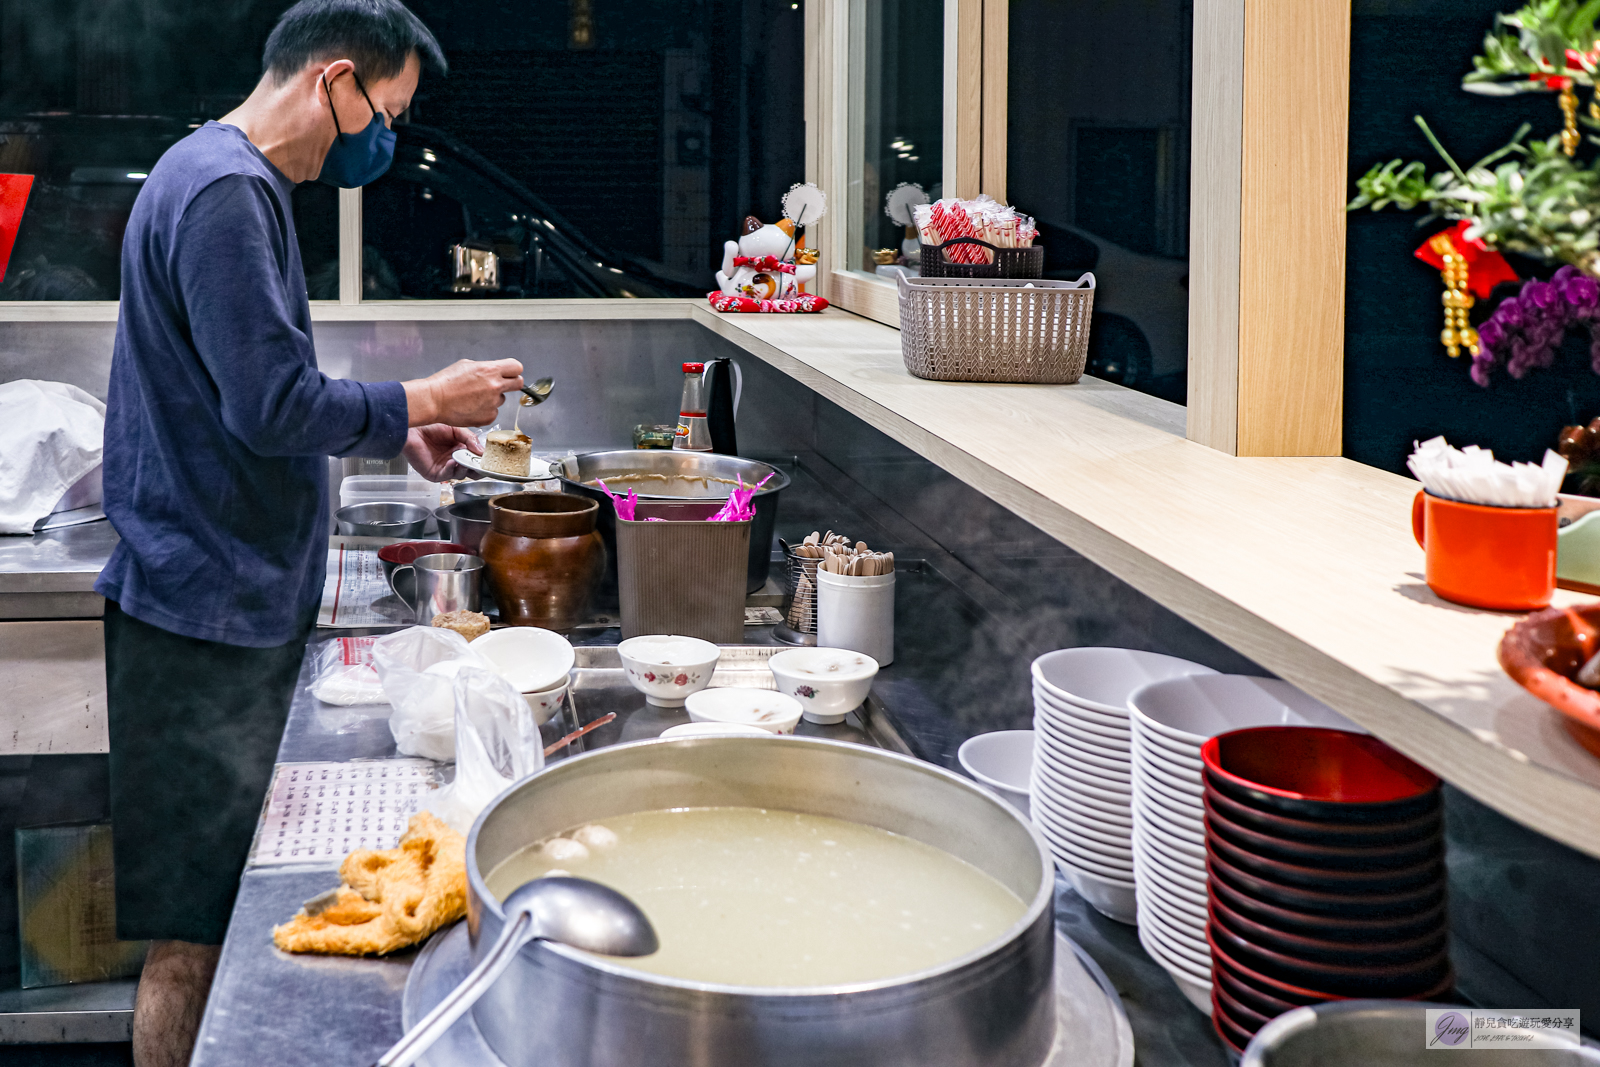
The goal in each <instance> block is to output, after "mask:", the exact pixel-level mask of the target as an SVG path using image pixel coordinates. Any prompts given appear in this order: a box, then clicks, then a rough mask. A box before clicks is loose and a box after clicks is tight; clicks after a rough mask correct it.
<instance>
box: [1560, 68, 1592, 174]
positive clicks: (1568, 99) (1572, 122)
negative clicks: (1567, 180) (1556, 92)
mask: <svg viewBox="0 0 1600 1067" xmlns="http://www.w3.org/2000/svg"><path fill="white" fill-rule="evenodd" d="M1558 101H1559V103H1560V104H1561V122H1562V125H1561V150H1562V151H1563V152H1565V153H1566V154H1567V157H1568V158H1569V159H1570V158H1571V157H1573V156H1575V155H1577V154H1578V142H1579V140H1580V138H1579V136H1578V94H1577V93H1575V92H1573V91H1572V79H1571V78H1567V79H1564V84H1563V85H1562V87H1561V96H1560V97H1559V98H1558ZM1591 106H1592V105H1591Z"/></svg>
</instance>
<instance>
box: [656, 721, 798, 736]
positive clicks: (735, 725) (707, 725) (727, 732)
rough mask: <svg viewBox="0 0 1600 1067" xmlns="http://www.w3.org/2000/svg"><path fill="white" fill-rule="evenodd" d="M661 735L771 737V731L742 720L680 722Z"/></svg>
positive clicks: (663, 731)
mask: <svg viewBox="0 0 1600 1067" xmlns="http://www.w3.org/2000/svg"><path fill="white" fill-rule="evenodd" d="M661 736H662V737H772V736H774V735H773V733H772V731H770V730H763V729H762V728H761V727H759V726H746V725H745V724H744V723H742V722H680V723H679V724H678V725H676V726H669V727H667V728H666V729H665V730H662V731H661Z"/></svg>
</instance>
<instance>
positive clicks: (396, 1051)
mask: <svg viewBox="0 0 1600 1067" xmlns="http://www.w3.org/2000/svg"><path fill="white" fill-rule="evenodd" d="M502 907H503V908H504V910H505V915H506V923H505V926H504V927H503V928H502V929H501V932H500V939H499V940H498V941H496V942H495V943H494V944H493V945H492V946H491V947H490V949H489V951H488V952H486V953H485V954H484V957H483V960H482V962H480V963H479V964H478V965H477V966H476V967H474V968H473V969H472V972H471V973H470V974H468V975H467V976H466V977H465V978H463V979H462V980H461V984H460V985H458V986H456V987H455V989H453V990H451V992H450V994H449V995H448V996H446V997H445V998H444V999H443V1000H442V1001H440V1002H439V1004H438V1006H436V1007H435V1008H434V1009H433V1010H432V1011H430V1012H429V1013H428V1014H427V1015H425V1016H424V1017H423V1018H422V1021H421V1022H419V1023H417V1025H416V1026H414V1027H413V1028H412V1029H411V1031H410V1033H408V1034H406V1036H404V1037H402V1038H401V1039H400V1040H399V1041H397V1042H396V1043H395V1045H394V1047H393V1048H391V1049H390V1050H389V1051H388V1052H385V1053H384V1054H383V1056H382V1057H381V1058H380V1059H379V1060H378V1062H377V1063H375V1064H373V1067H410V1065H411V1064H413V1063H415V1062H416V1061H417V1059H418V1058H419V1057H420V1056H421V1055H422V1054H423V1053H424V1052H426V1051H428V1049H429V1048H430V1047H431V1046H432V1045H433V1043H434V1042H435V1041H437V1040H439V1038H440V1037H442V1036H444V1032H445V1031H446V1030H448V1029H450V1027H451V1025H452V1024H453V1023H454V1022H455V1021H456V1020H457V1019H459V1018H461V1016H462V1015H463V1014H465V1012H466V1011H467V1009H469V1008H471V1007H472V1005H473V1004H475V1003H477V1001H478V998H479V997H481V996H483V994H484V993H485V992H486V991H487V990H488V988H489V987H490V986H492V985H493V984H494V983H495V979H497V978H499V977H500V975H501V974H503V973H504V972H505V969H506V968H507V967H509V966H511V961H512V960H514V959H516V956H517V953H518V952H520V951H521V950H522V947H523V946H524V945H526V944H528V943H529V942H531V941H539V940H543V941H558V942H560V943H561V944H563V945H571V946H572V947H573V948H579V949H583V950H584V951H585V952H595V953H599V954H600V955H602V956H648V955H650V954H651V953H652V952H655V951H656V950H657V949H658V948H660V941H659V940H658V939H657V938H656V931H655V927H653V926H651V925H650V920H649V919H648V918H647V917H646V916H645V913H644V912H643V911H641V910H639V906H638V905H637V904H635V903H634V902H633V901H631V900H629V899H628V898H627V897H625V896H623V895H622V894H621V893H619V892H617V891H616V890H615V889H612V888H610V887H608V886H603V885H601V884H600V883H599V882H591V881H589V879H587V878H571V877H564V876H554V877H544V878H535V879H534V880H533V881H531V882H528V883H526V884H524V885H522V886H519V887H518V888H517V890H516V891H515V892H513V893H512V894H511V895H510V896H508V897H506V899H505V903H504V904H503V905H502Z"/></svg>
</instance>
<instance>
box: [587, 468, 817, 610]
mask: <svg viewBox="0 0 1600 1067" xmlns="http://www.w3.org/2000/svg"><path fill="white" fill-rule="evenodd" d="M558 472H559V473H560V475H561V483H562V488H563V490H564V491H565V492H568V493H578V494H581V495H583V496H586V497H589V498H590V499H591V500H596V501H599V503H600V523H599V529H600V536H601V537H602V538H603V539H604V540H605V543H606V552H607V553H608V554H609V559H608V561H607V563H606V566H607V577H606V583H607V584H606V588H605V590H603V591H604V592H607V593H609V598H608V599H614V598H615V596H616V585H617V562H616V561H617V512H616V509H615V507H614V506H613V505H612V503H611V498H610V497H608V496H606V494H605V493H604V492H603V491H601V490H599V489H597V488H595V487H594V486H592V485H588V484H585V483H588V482H592V481H594V480H595V479H597V478H599V479H602V480H605V481H606V483H607V484H608V485H610V486H611V490H612V492H614V493H616V494H617V495H618V496H627V495H628V490H629V489H633V490H634V491H635V492H637V493H638V494H639V498H640V499H641V500H726V499H727V496H728V493H729V491H730V490H731V489H733V488H734V487H733V486H732V485H729V484H728V482H732V481H735V480H737V479H740V478H742V479H744V483H745V484H746V485H755V484H756V483H757V482H759V481H761V480H762V479H763V478H766V477H768V475H771V480H770V481H768V482H767V484H766V485H765V486H764V487H763V488H762V489H761V491H760V492H758V493H756V495H755V497H754V499H753V500H752V501H751V503H752V505H753V506H754V508H755V512H756V517H755V519H754V521H752V522H751V524H750V565H749V569H748V571H747V572H746V576H745V577H746V588H745V591H746V592H749V593H754V592H755V591H756V590H758V589H760V588H761V587H762V586H763V585H765V584H766V581H767V569H768V568H769V567H770V566H771V563H772V533H773V530H774V528H775V527H776V525H777V522H778V494H779V493H780V492H782V491H783V490H784V489H785V488H787V487H788V485H789V476H788V475H787V474H785V473H783V471H781V470H778V468H776V467H774V466H772V465H771V464H770V463H763V462H761V461H760V460H758V459H744V458H743V457H741V456H723V455H719V454H717V453H715V452H686V451H683V450H681V449H676V450H674V449H664V448H646V449H634V448H622V449H617V450H615V451H611V452H590V453H588V454H587V455H583V456H568V457H567V458H566V459H564V460H562V461H561V464H560V466H559V471H558ZM630 474H662V475H683V476H685V477H686V478H700V477H704V478H706V479H707V480H706V481H704V482H701V483H695V482H692V481H676V480H674V481H673V482H666V483H656V484H655V485H651V484H650V483H649V482H625V481H617V482H616V484H614V485H613V484H611V483H612V481H613V480H615V479H619V478H622V477H625V476H627V475H630ZM716 478H722V479H726V480H727V481H712V480H710V479H716Z"/></svg>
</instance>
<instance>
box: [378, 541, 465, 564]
mask: <svg viewBox="0 0 1600 1067" xmlns="http://www.w3.org/2000/svg"><path fill="white" fill-rule="evenodd" d="M438 552H459V553H460V554H461V555H463V556H470V555H474V553H473V552H471V551H470V550H469V549H467V547H466V546H464V545H458V544H456V543H454V542H453V541H400V542H397V543H396V544H392V545H384V546H383V547H382V548H380V549H378V558H379V559H380V560H382V561H383V562H385V563H393V564H396V565H397V566H398V565H403V564H406V563H415V562H416V559H417V557H418V556H431V555H434V554H435V553H438Z"/></svg>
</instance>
